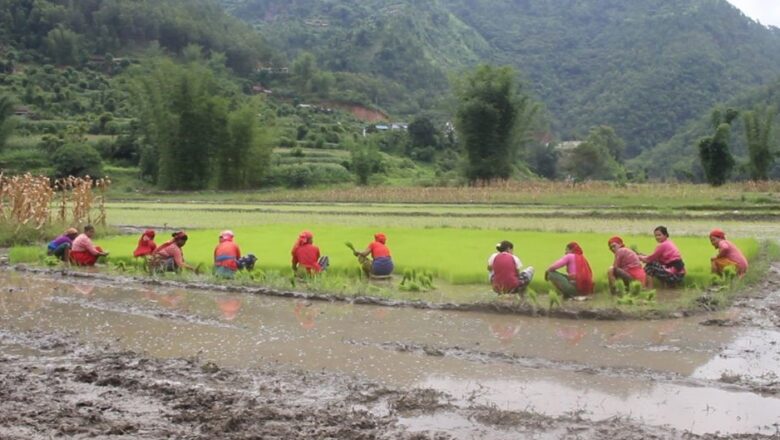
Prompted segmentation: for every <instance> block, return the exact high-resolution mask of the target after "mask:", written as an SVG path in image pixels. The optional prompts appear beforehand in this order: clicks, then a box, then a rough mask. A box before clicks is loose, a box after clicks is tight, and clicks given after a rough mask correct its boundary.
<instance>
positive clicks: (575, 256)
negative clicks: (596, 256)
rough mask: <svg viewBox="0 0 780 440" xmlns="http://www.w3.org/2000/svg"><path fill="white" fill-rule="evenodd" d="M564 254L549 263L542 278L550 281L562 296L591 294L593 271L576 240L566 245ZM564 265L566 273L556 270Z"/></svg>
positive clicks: (570, 296)
mask: <svg viewBox="0 0 780 440" xmlns="http://www.w3.org/2000/svg"><path fill="white" fill-rule="evenodd" d="M565 252H566V253H565V255H564V256H563V257H561V259H560V260H558V261H556V262H555V263H553V264H551V265H550V267H548V268H547V270H546V271H545V272H544V279H545V280H546V281H549V282H551V283H552V285H553V286H554V287H555V290H557V291H558V292H559V293H560V294H561V295H563V297H564V298H573V297H575V296H583V295H591V294H592V293H593V272H592V271H591V270H590V264H588V260H586V259H585V255H584V254H583V252H582V248H581V247H580V245H579V244H577V243H576V242H571V243H569V244H567V245H566V251H565ZM564 266H566V274H565V275H564V274H562V273H560V272H557V270H558V269H560V268H562V267H564Z"/></svg>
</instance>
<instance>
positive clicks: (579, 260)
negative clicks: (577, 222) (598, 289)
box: [566, 241, 594, 294]
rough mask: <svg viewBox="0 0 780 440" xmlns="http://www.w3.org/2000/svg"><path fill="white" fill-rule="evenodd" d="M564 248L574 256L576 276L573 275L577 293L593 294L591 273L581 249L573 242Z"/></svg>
mask: <svg viewBox="0 0 780 440" xmlns="http://www.w3.org/2000/svg"><path fill="white" fill-rule="evenodd" d="M566 247H568V248H569V249H570V250H571V251H572V253H573V254H574V262H575V264H576V266H577V274H576V275H575V276H576V279H575V283H576V284H577V291H579V292H581V293H586V294H591V293H593V286H594V284H593V271H591V270H590V264H588V260H586V259H585V255H583V252H582V247H580V245H579V244H578V243H577V242H574V241H573V242H571V243H569V244H568V245H566Z"/></svg>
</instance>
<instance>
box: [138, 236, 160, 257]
mask: <svg viewBox="0 0 780 440" xmlns="http://www.w3.org/2000/svg"><path fill="white" fill-rule="evenodd" d="M154 236H155V232H154V229H147V230H145V231H144V233H143V234H142V235H141V238H139V239H138V246H136V247H135V250H134V251H133V256H134V257H136V258H146V257H148V256H150V255H152V252H154V250H155V249H157V243H155V242H154Z"/></svg>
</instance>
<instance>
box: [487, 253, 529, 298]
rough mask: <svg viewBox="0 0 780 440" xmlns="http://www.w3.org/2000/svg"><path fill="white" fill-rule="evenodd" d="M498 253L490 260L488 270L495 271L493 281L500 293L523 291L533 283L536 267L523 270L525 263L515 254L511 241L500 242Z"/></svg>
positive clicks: (494, 287) (495, 289)
mask: <svg viewBox="0 0 780 440" xmlns="http://www.w3.org/2000/svg"><path fill="white" fill-rule="evenodd" d="M498 250H499V251H500V252H499V253H497V254H494V255H493V256H491V258H490V259H489V260H488V271H490V272H492V273H493V278H492V279H491V283H492V284H493V290H494V291H495V292H496V293H498V294H504V293H523V292H525V289H526V288H527V287H528V285H529V284H531V280H532V279H533V277H534V268H533V267H531V266H529V267H528V268H527V269H525V270H523V271H521V270H520V269H521V268H522V267H523V263H522V262H521V261H520V259H519V258H517V257H516V256H515V255H514V245H513V244H512V243H511V242H509V241H502V242H501V243H500V244H499V247H498Z"/></svg>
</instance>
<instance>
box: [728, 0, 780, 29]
mask: <svg viewBox="0 0 780 440" xmlns="http://www.w3.org/2000/svg"><path fill="white" fill-rule="evenodd" d="M729 2H731V4H732V5H734V6H736V7H738V8H739V9H741V10H742V12H744V13H745V15H747V16H748V17H750V18H752V19H754V20H758V21H760V22H761V24H763V25H770V24H771V25H773V26H777V27H780V1H778V0H729Z"/></svg>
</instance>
